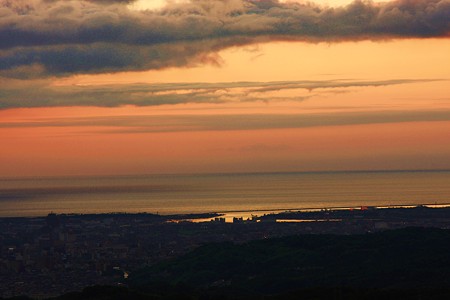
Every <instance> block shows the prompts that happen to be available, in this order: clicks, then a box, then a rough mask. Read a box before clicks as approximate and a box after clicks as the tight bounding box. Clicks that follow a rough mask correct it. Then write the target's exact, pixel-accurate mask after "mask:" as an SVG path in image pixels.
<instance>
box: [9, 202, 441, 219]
mask: <svg viewBox="0 0 450 300" xmlns="http://www.w3.org/2000/svg"><path fill="white" fill-rule="evenodd" d="M418 207H426V208H432V209H441V208H449V207H450V203H425V204H395V205H380V206H365V205H358V206H348V207H343V206H333V207H308V208H278V209H260V210H254V209H253V210H224V211H217V212H200V213H187V214H186V213H180V214H159V213H153V212H102V213H56V212H53V211H50V212H49V213H48V214H47V215H33V216H0V219H21V218H24V219H34V218H35V219H40V218H45V217H47V216H48V215H51V214H54V215H58V216H67V217H84V216H98V217H101V216H105V217H106V216H120V215H125V216H149V217H155V218H161V219H166V220H169V221H170V220H173V221H180V220H181V221H192V222H208V221H212V220H214V218H217V217H220V218H225V219H226V221H227V222H228V220H230V219H231V220H232V219H233V218H242V219H244V220H246V219H251V218H252V217H257V218H260V217H264V216H270V215H279V214H288V213H293V214H295V213H308V212H335V211H362V210H368V209H370V210H382V209H396V208H406V209H410V208H418Z"/></svg>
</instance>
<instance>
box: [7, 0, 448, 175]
mask: <svg viewBox="0 0 450 300" xmlns="http://www.w3.org/2000/svg"><path fill="white" fill-rule="evenodd" d="M110 2H111V3H108V1H105V2H104V3H101V4H95V3H94V2H83V1H81V2H80V3H83V5H84V6H78V4H76V3H75V1H67V2H64V4H63V2H61V1H55V2H45V3H44V2H43V1H36V4H35V7H31V8H30V7H28V8H24V7H21V6H20V4H21V3H22V2H20V1H18V2H17V3H18V4H17V5H16V6H14V5H11V4H8V2H7V1H6V2H5V1H3V2H0V3H2V6H4V11H5V14H9V15H10V18H9V19H8V20H9V21H8V22H10V24H13V23H14V22H15V19H14V16H17V15H19V13H22V15H23V18H28V19H29V22H30V23H29V24H32V23H33V22H35V25H34V27H26V26H28V25H23V26H22V27H21V28H22V29H20V30H22V31H20V34H22V33H23V34H24V35H26V34H28V35H33V34H36V37H38V36H40V35H41V34H42V32H46V34H48V35H49V36H51V35H52V34H53V35H55V36H56V35H58V34H61V33H60V32H59V31H58V30H60V29H58V28H57V27H54V28H52V27H48V28H47V27H44V25H42V24H39V23H38V22H39V21H38V19H36V18H34V17H33V16H34V15H39V14H42V17H43V18H51V17H50V16H48V15H47V14H46V13H45V10H44V8H43V7H46V6H48V5H50V6H51V5H54V7H50V8H52V9H57V6H58V5H61V7H62V6H63V5H66V6H67V7H68V6H71V5H72V6H73V9H74V10H73V11H74V12H73V14H78V15H80V16H82V15H83V14H84V13H85V12H84V10H85V9H88V8H87V7H89V9H91V10H92V11H97V10H98V11H102V12H101V13H100V12H98V16H97V15H92V17H91V18H92V19H89V18H87V17H86V18H84V22H85V23H84V25H83V26H85V30H86V32H85V33H83V34H85V35H84V36H83V34H82V33H72V32H66V34H67V36H66V40H67V42H61V43H59V42H58V43H53V42H52V40H51V38H49V40H48V42H45V41H42V40H39V41H38V39H37V38H36V40H35V41H36V43H35V44H33V41H34V40H33V39H31V40H27V41H25V40H23V41H21V40H20V34H19V35H18V37H17V39H15V40H9V41H8V43H5V44H4V45H2V48H1V50H0V61H1V62H2V65H3V66H4V67H2V68H1V70H0V85H1V93H0V108H1V110H0V139H1V140H2V141H3V142H2V147H1V148H0V166H1V168H0V176H1V177H16V176H56V175H95V174H103V175H115V174H155V173H205V172H206V173H222V172H275V171H322V170H379V169H383V170H392V169H406V170H410V169H439V170H440V169H448V168H450V159H449V156H448V153H450V143H449V141H450V89H449V80H450V60H449V59H448V58H449V56H448V53H450V41H449V39H448V34H449V23H448V19H447V20H445V16H446V14H447V15H448V13H449V7H450V4H449V2H448V1H437V0H436V1H406V2H408V3H410V5H409V6H408V5H406V4H405V3H404V2H405V1H388V2H385V1H375V2H355V3H351V1H313V2H315V3H317V4H320V5H322V6H320V7H322V8H321V9H324V10H327V9H328V8H326V7H327V6H328V5H330V6H333V7H334V8H333V9H330V10H327V11H326V12H324V13H323V14H328V15H329V16H331V15H332V17H328V19H327V18H325V19H323V20H322V15H317V16H314V18H316V21H314V22H316V23H315V24H319V23H320V24H322V23H323V24H322V25H317V26H318V27H317V28H315V29H313V30H312V29H311V30H310V29H308V28H309V27H308V26H312V25H308V24H309V23H308V22H310V19H309V18H312V17H311V14H312V12H311V11H310V9H311V7H313V5H314V4H305V5H303V4H299V3H297V2H295V1H280V2H277V1H274V2H273V4H271V5H273V7H271V8H267V7H265V6H264V5H263V4H261V3H260V2H258V1H241V0H236V1H209V2H208V3H209V4H208V5H207V4H205V3H206V2H205V3H203V2H202V1H167V2H166V1H144V0H140V1H135V2H133V3H130V4H121V3H120V1H117V3H113V2H114V1H110ZM52 3H53V4H52ZM427 3H428V4H427ZM167 5H168V6H167ZM267 5H269V4H267ZM302 5H303V6H302ZM425 5H428V6H429V7H427V8H425V7H424V6H425ZM186 7H189V9H190V10H191V11H192V10H198V12H199V14H200V15H202V18H201V19H198V20H196V21H195V22H194V21H192V20H193V18H194V17H193V16H191V15H189V14H190V12H189V11H190V10H189V9H187V8H186ZM50 8H48V9H50ZM357 8H358V9H357ZM148 9H149V11H148ZM185 9H186V11H185ZM362 9H365V10H367V11H368V12H373V11H377V13H376V16H375V17H373V21H372V23H373V24H375V25H373V26H374V27H373V28H372V27H370V26H365V25H364V26H363V25H362V24H356V25H355V24H353V23H352V22H353V21H351V19H350V18H351V16H352V14H357V12H358V11H360V10H362ZM433 9H435V10H436V13H435V15H434V12H433ZM280 10H283V11H284V12H283V13H284V14H286V15H289V16H290V17H289V18H291V19H290V20H291V21H289V22H290V23H289V22H288V23H289V24H287V23H286V24H284V23H283V24H284V25H283V26H286V27H285V29H282V30H280V31H279V32H277V31H276V30H278V29H275V28H279V26H281V25H279V26H278V27H276V26H275V25H274V24H275V23H276V22H278V21H277V19H276V18H278V17H279V14H281V13H280V12H279V11H280ZM303 10H304V15H302V13H300V12H299V11H303ZM413 10H415V16H417V18H419V16H423V18H428V19H427V20H431V19H430V18H431V17H434V19H433V20H435V23H433V24H432V25H429V27H426V28H425V27H423V28H422V27H421V25H420V24H423V23H422V21H421V20H417V23H411V22H412V21H411V20H410V21H408V22H409V23H408V24H412V25H411V26H415V27H412V28H411V29H408V28H407V29H404V28H403V29H401V30H400V29H399V28H400V27H399V26H403V25H402V24H401V22H402V19H401V18H399V17H398V16H397V19H396V21H395V22H397V23H395V22H394V20H393V19H390V18H391V14H393V13H394V12H396V13H398V12H399V11H402V12H404V14H405V15H406V14H411V12H412V11H413ZM425 10H426V13H428V14H430V15H429V16H424V12H423V11H425ZM25 11H27V12H28V15H27V13H25V14H23V12H25ZM61 11H62V10H61ZM106 11H108V13H109V14H110V15H107V13H106ZM200 11H201V13H200ZM248 11H250V12H248ZM247 12H248V14H254V16H253V17H252V18H249V19H244V17H245V16H246V14H247ZM419 12H420V13H419ZM68 14H69V13H67V14H66V13H61V15H60V18H72V17H71V16H70V15H68ZM160 14H164V16H165V17H167V16H169V15H170V18H173V20H172V21H170V22H172V23H171V24H173V26H174V27H173V28H169V27H167V26H166V25H164V24H165V23H164V22H165V21H162V20H163V17H161V15H160ZM235 14H236V15H239V16H240V17H239V19H236V20H232V18H238V17H236V15H235ZM333 14H335V15H333ZM113 15H115V17H113ZM306 15H308V16H306ZM177 16H178V17H179V18H178V17H177ZM439 16H441V17H439ZM165 17H164V18H165ZM356 17H358V16H356ZM361 17H362V16H361ZM365 17H367V16H365ZM95 18H96V19H95ZM114 18H116V19H115V20H116V21H114ZM127 18H134V19H133V20H135V21H136V20H137V21H136V23H135V24H134V23H133V24H134V25H130V26H134V27H136V28H135V29H134V31H133V34H135V35H136V36H126V35H124V36H118V37H117V40H115V39H116V38H114V37H112V35H111V36H110V35H109V33H108V32H106V31H102V30H103V29H101V28H102V26H104V28H115V27H111V26H112V25H111V24H112V23H111V22H113V23H114V22H116V23H114V24H119V23H120V22H121V21H120V20H122V19H123V20H125V19H127ZM167 18H168V17H167ZM176 18H178V19H176ZM296 18H297V19H296ZM330 18H331V19H333V18H334V19H333V20H334V21H333V22H335V23H336V24H346V25H345V26H343V27H342V28H339V27H336V28H335V31H330V29H329V28H328V24H327V23H326V22H328V21H329V20H330ZM439 18H441V19H439ZM442 18H443V19H442ZM94 19H95V20H94ZM141 19H142V20H141ZM5 20H6V19H5ZM70 20H72V19H70ZM127 20H128V19H127ZM130 20H131V19H130ZM217 20H221V22H223V25H222V26H223V28H222V29H215V28H213V27H214V26H216V25H214V24H216V23H217ZM296 20H297V21H296ZM380 20H384V21H380ZM72 21H73V20H72ZM72 21H71V22H72ZM135 21H133V22H135ZM74 22H75V21H74ZM90 22H92V24H91V23H90ZM130 22H131V21H130ZM152 22H153V23H152ZM158 22H160V23H158ZM168 22H169V21H168ZM183 22H188V23H186V24H191V26H193V27H192V28H191V31H190V32H186V33H185V36H183V35H182V34H183V32H180V30H181V28H182V26H183V24H184V23H183ZM189 22H193V23H189ZM196 22H197V23H196ZM202 22H206V23H207V22H210V23H208V24H210V25H208V26H213V27H205V28H209V29H208V30H204V31H200V29H199V31H198V32H196V30H197V26H200V27H201V23H202ZM295 22H299V23H298V24H306V25H302V26H303V27H302V26H297V25H296V24H297V23H295ZM321 22H322V23H321ZM330 22H331V21H330ZM377 22H379V23H377ZM414 22H415V21H414ZM206 23H205V24H206ZM23 24H25V23H23ZM26 24H28V23H26ZM95 24H96V25H95ZM152 24H153V25H152ZM155 24H160V25H161V26H162V27H161V28H160V29H154V32H151V30H153V29H149V28H155V27H154V26H156V25H155ZM279 24H281V23H279ZM405 24H406V23H405ZM41 25H42V27H39V26H41ZM45 26H47V25H45ZM55 26H56V25H55ZM108 26H109V27H108ZM117 26H118V25H117ZM127 26H128V25H127ZM139 26H141V27H142V28H138V27H139ZM146 26H149V27H148V28H147V27H146ZM158 26H159V25H158ZM179 26H181V27H179ZM217 26H219V25H217ZM270 26H275V27H274V28H269V27H270ZM333 26H334V25H333ZM336 26H337V25H336ZM352 26H354V28H353V27H352ZM424 26H425V25H424ZM200 27H199V28H200ZM33 28H34V29H33ZM217 28H220V27H217ZM225 28H226V29H225ZM5 30H6V29H5ZM17 30H19V29H17ZM33 30H34V31H33ZM61 30H63V29H61ZM89 30H91V31H92V33H90V32H89ZM114 30H115V29H114ZM117 30H118V29H117ZM121 30H122V31H121V32H127V30H131V29H130V27H126V26H125V27H124V28H123V29H121ZM221 30H222V31H221ZM100 32H103V33H102V34H104V35H102V36H100V35H99V34H100ZM272 32H274V33H272ZM179 34H180V36H178V35H179ZM196 34H198V36H196ZM139 35H141V36H140V37H139ZM165 35H167V36H165ZM172 37H173V39H172ZM229 38H230V39H231V40H229ZM121 39H123V40H121ZM134 39H135V40H134ZM145 39H147V40H146V41H144V40H145ZM152 39H153V40H152ZM75 46H76V48H72V47H75ZM15 50H17V51H19V50H20V51H21V52H20V53H22V54H17V53H18V52H17V51H16V54H14V51H15ZM48 51H50V52H48ZM64 51H65V52H64ZM80 51H81V52H83V53H81V52H80ZM86 51H87V52H86ZM39 53H40V54H39ZM49 53H52V55H53V56H54V58H53V59H52V60H48V61H47V60H45V57H46V55H49ZM64 53H65V54H64ZM86 53H88V54H86ZM106 53H110V54H109V56H108V57H107V58H104V57H103V55H106ZM15 55H16V56H15ZM20 55H22V56H20ZM77 55H79V57H78V56H77ZM86 55H87V56H86ZM96 55H98V57H97V58H95V57H96ZM23 57H28V58H27V59H24V58H23ZM91 58H95V59H94V60H92V62H91V63H90V61H91ZM21 59H23V61H21ZM33 59H34V60H33ZM94 61H95V63H94ZM85 63H86V65H84V64H85ZM95 64H97V65H95Z"/></svg>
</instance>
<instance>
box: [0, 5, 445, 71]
mask: <svg viewBox="0 0 450 300" xmlns="http://www.w3.org/2000/svg"><path fill="white" fill-rule="evenodd" d="M130 2H132V1H127V0H91V1H86V0H85V1H72V0H14V1H12V0H0V41H1V42H0V74H1V75H2V76H8V77H32V76H35V77H37V76H53V75H67V74H74V73H101V72H114V71H126V70H144V69H161V68H166V67H173V66H190V65H196V64H199V63H217V58H216V56H215V55H214V53H217V52H218V51H220V50H222V49H224V48H228V47H232V46H240V45H248V44H255V43H258V42H261V41H270V40H302V41H307V42H319V41H327V42H335V41H343V40H362V39H388V38H411V37H418V38H422V37H448V36H449V33H450V21H449V20H450V1H449V0H397V1H390V2H386V3H373V2H371V1H355V2H353V3H352V4H350V5H348V6H345V7H339V8H329V7H322V6H318V5H316V4H312V3H308V4H299V3H295V2H289V3H280V2H279V1H276V0H191V1H189V2H187V3H173V4H170V5H167V6H166V7H165V8H163V9H161V10H148V11H136V10H131V9H129V6H128V5H127V4H128V3H130Z"/></svg>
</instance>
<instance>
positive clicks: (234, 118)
mask: <svg viewBox="0 0 450 300" xmlns="http://www.w3.org/2000/svg"><path fill="white" fill-rule="evenodd" d="M434 121H450V111H449V110H440V111H438V110H424V111H387V110H385V111H362V112H361V111H360V112H332V113H309V114H306V113H298V114H229V115H228V114H227V115H223V114H220V115H151V116H146V115H140V116H107V117H65V118H48V119H40V120H28V121H27V120H24V121H16V122H0V128H24V127H71V126H76V127H86V128H87V127H89V128H90V129H89V130H90V131H92V128H93V127H94V128H96V129H94V130H102V132H107V133H118V134H121V133H146V132H182V131H205V130H208V131H209V130H258V129H280V128H306V127H317V126H342V125H357V124H378V123H397V122H434Z"/></svg>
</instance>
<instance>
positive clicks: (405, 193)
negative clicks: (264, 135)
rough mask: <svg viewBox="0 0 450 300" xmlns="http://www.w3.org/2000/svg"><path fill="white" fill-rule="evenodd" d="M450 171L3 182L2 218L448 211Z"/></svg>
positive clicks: (0, 192) (0, 186) (0, 195)
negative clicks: (348, 210)
mask: <svg viewBox="0 0 450 300" xmlns="http://www.w3.org/2000/svg"><path fill="white" fill-rule="evenodd" d="M448 203H450V171H370V172H363V171H357V172H299V173H250V174H203V175H136V176H103V177H60V178H56V177H54V178H53V177H52V178H50V177H48V178H3V179H0V217H36V216H46V215H47V214H49V213H51V212H53V213H58V214H61V213H66V214H70V213H74V214H79V213H81V214H90V213H119V212H121V213H154V214H162V215H169V214H192V213H209V212H217V213H225V214H228V216H230V215H232V216H246V215H250V214H252V215H253V214H255V215H262V214H265V213H271V212H277V211H289V210H291V211H297V210H313V209H327V208H357V207H364V206H377V207H380V206H403V205H404V206H409V205H412V206H415V205H422V204H428V205H438V206H439V205H447V204H448Z"/></svg>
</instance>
